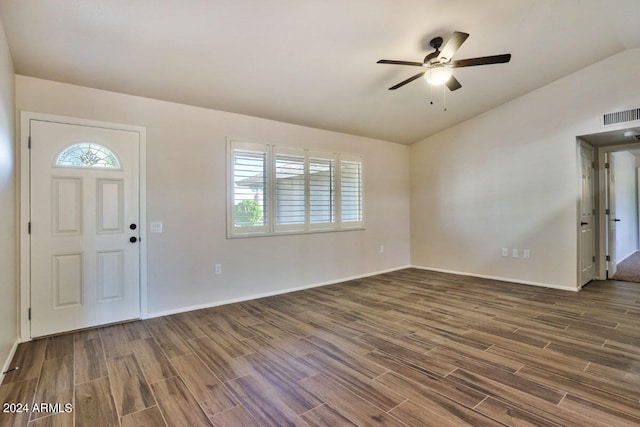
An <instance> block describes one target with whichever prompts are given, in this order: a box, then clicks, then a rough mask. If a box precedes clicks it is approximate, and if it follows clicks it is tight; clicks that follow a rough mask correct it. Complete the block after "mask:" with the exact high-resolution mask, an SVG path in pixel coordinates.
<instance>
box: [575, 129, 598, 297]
mask: <svg viewBox="0 0 640 427" xmlns="http://www.w3.org/2000/svg"><path fill="white" fill-rule="evenodd" d="M583 149H586V150H590V151H591V154H592V160H593V163H592V165H591V166H592V170H591V174H592V175H591V180H592V181H591V192H592V194H591V197H592V201H593V210H594V212H593V222H594V223H593V225H592V228H593V232H592V234H591V235H592V238H591V245H592V248H593V250H592V252H593V256H594V258H595V259H594V261H593V274H592V276H593V278H592V280H597V279H598V278H599V277H598V264H599V262H600V260H599V256H598V244H597V242H598V229H599V221H598V182H599V180H598V169H597V158H598V151H597V150H596V148H595V147H594V146H593V145H591V144H590V143H588V142H587V141H585V140H583V139H581V138H580V137H578V138H577V151H578V152H577V157H578V168H577V169H578V197H577V207H576V213H577V221H576V227H577V237H578V240H577V248H578V250H577V253H578V258H577V267H578V268H577V274H578V275H577V278H578V279H577V281H578V283H577V287H578V289H580V288H582V287H583V286H584V285H585V284H583V283H582V269H581V260H582V256H583V253H582V238H583V237H582V230H581V228H582V227H581V225H580V222H581V221H582V218H581V203H582V150H583Z"/></svg>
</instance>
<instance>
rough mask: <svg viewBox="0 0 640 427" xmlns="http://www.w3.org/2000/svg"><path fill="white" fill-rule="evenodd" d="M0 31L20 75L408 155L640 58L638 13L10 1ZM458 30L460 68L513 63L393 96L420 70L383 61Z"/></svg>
mask: <svg viewBox="0 0 640 427" xmlns="http://www.w3.org/2000/svg"><path fill="white" fill-rule="evenodd" d="M0 19H1V20H2V23H3V26H4V30H5V33H6V36H7V40H8V42H9V48H10V51H11V55H12V58H13V61H14V68H15V71H16V73H17V74H22V75H26V76H33V77H38V78H44V79H49V80H54V81H59V82H65V83H71V84H77V85H82V86H88V87H93V88H99V89H105V90H110V91H115V92H123V93H128V94H133V95H140V96H145V97H151V98H157V99H162V100H168V101H174V102H179V103H184V104H190V105H195V106H201V107H206V108H213V109H216V110H223V111H229V112H235V113H240V114H247V115H251V116H256V117H262V118H267V119H273V120H278V121H283V122H287V123H294V124H300V125H305V126H312V127H316V128H321V129H328V130H334V131H339V132H345V133H350V134H355V135H361V136H367V137H372V138H377V139H382V140H387V141H392V142H398V143H405V144H409V143H413V142H416V141H419V140H421V139H423V138H425V137H427V136H429V135H432V134H434V133H436V132H438V131H441V130H443V129H445V128H447V127H450V126H452V125H454V124H456V123H459V122H461V121H464V120H466V119H468V118H471V117H473V116H476V115H478V114H481V113H482V112H484V111H486V110H488V109H491V108H493V107H495V106H497V105H500V104H502V103H505V102H508V101H509V100H511V99H514V98H516V97H518V96H520V95H523V94H525V93H527V92H529V91H531V90H534V89H536V88H538V87H541V86H544V85H546V84H548V83H550V82H552V81H554V80H557V79H558V78H561V77H563V76H565V75H568V74H570V73H572V72H574V71H577V70H579V69H581V68H584V67H586V66H588V65H590V64H593V63H595V62H597V61H600V60H602V59H604V58H607V57H609V56H611V55H613V54H616V53H618V52H621V51H623V50H625V49H631V48H637V47H640V25H638V22H640V1H638V0H482V1H477V0H400V1H398V0H268V1H264V0H263V1H261V0H234V1H225V0H180V1H175V0H47V1H42V0H1V1H0ZM456 30H457V31H463V32H467V33H469V34H470V35H471V36H470V37H469V38H468V39H467V41H466V42H465V43H464V44H463V45H462V47H461V48H460V50H459V51H458V52H457V54H456V56H455V59H463V58H470V57H477V56H484V55H494V54H502V53H511V54H512V55H513V56H512V59H511V62H510V63H508V64H499V65H488V66H481V67H469V68H459V69H455V70H454V75H455V76H456V78H457V79H458V80H459V81H460V83H461V84H462V88H461V89H459V90H457V91H455V92H449V91H448V90H444V89H443V88H435V89H432V88H430V87H429V86H428V84H427V83H426V81H424V80H423V79H418V80H416V81H414V82H412V83H410V84H408V85H406V86H404V87H402V88H400V89H398V90H395V91H389V90H387V88H388V87H390V86H392V85H393V84H395V83H398V82H399V81H401V80H404V79H406V78H407V77H410V76H411V75H413V74H415V73H416V72H417V71H419V70H420V68H418V69H417V70H416V68H415V67H408V66H400V65H382V64H376V61H377V60H378V59H381V58H385V59H401V60H408V61H421V60H422V58H424V56H425V55H426V54H427V53H428V52H430V51H431V49H430V48H429V47H428V42H429V40H430V39H431V38H433V37H435V36H442V37H444V39H445V41H446V40H447V38H448V37H449V36H450V35H451V34H452V33H453V31H456ZM612 78H615V70H612ZM585 89H588V88H585ZM430 100H432V101H433V102H434V104H433V105H431V104H430V102H429V101H430ZM445 102H446V107H447V111H444V105H445V104H444V103H445Z"/></svg>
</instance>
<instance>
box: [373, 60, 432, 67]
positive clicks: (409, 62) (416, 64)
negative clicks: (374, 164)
mask: <svg viewBox="0 0 640 427" xmlns="http://www.w3.org/2000/svg"><path fill="white" fill-rule="evenodd" d="M376 64H395V65H413V66H415V67H422V66H423V65H424V64H423V63H422V62H413V61H394V60H392V59H381V60H380V61H378V62H376Z"/></svg>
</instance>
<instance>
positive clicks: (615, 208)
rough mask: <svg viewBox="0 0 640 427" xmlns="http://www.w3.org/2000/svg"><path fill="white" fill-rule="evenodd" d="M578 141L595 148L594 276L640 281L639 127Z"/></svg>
mask: <svg viewBox="0 0 640 427" xmlns="http://www.w3.org/2000/svg"><path fill="white" fill-rule="evenodd" d="M578 140H581V141H584V142H586V143H587V144H588V145H590V146H592V147H593V148H594V151H595V161H594V167H595V174H594V176H595V198H596V202H595V209H594V212H595V216H596V221H595V223H596V224H595V225H596V228H597V231H596V233H595V234H594V237H595V242H594V243H595V254H594V259H595V260H596V261H595V263H596V265H595V274H594V279H599V280H605V279H613V280H622V281H630V282H638V283H640V214H639V212H640V194H639V192H640V185H639V184H640V181H639V180H640V127H631V128H626V129H619V130H615V131H610V132H603V133H598V134H592V135H583V136H580V137H579V138H578Z"/></svg>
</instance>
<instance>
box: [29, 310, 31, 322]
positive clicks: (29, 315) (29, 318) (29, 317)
mask: <svg viewBox="0 0 640 427" xmlns="http://www.w3.org/2000/svg"><path fill="white" fill-rule="evenodd" d="M29 320H31V307H29Z"/></svg>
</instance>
